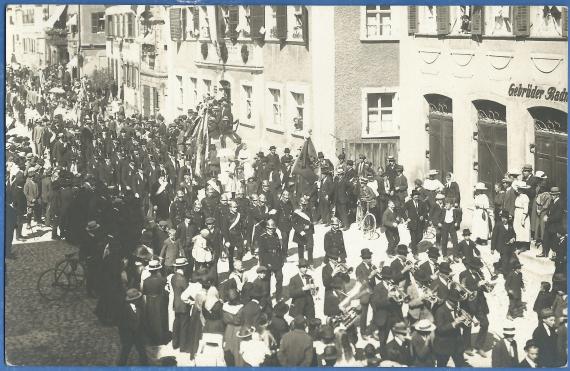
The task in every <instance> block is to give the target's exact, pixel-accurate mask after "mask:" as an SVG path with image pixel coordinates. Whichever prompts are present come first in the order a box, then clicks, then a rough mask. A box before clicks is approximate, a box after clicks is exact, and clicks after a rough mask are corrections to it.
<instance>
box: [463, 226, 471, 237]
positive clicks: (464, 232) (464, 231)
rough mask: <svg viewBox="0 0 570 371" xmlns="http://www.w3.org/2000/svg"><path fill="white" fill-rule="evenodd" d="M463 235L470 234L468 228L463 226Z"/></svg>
mask: <svg viewBox="0 0 570 371" xmlns="http://www.w3.org/2000/svg"><path fill="white" fill-rule="evenodd" d="M463 236H471V231H470V230H469V228H465V229H464V230H463Z"/></svg>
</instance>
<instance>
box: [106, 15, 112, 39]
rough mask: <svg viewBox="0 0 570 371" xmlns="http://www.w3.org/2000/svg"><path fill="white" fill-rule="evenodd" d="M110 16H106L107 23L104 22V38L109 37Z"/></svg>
mask: <svg viewBox="0 0 570 371" xmlns="http://www.w3.org/2000/svg"><path fill="white" fill-rule="evenodd" d="M111 27H112V24H111V16H110V15H108V16H107V22H105V36H111Z"/></svg>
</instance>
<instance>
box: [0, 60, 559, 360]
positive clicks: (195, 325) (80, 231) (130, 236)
mask: <svg viewBox="0 0 570 371" xmlns="http://www.w3.org/2000/svg"><path fill="white" fill-rule="evenodd" d="M58 71H59V70H58V69H53V70H46V71H42V72H41V73H40V76H39V77H38V76H37V75H36V74H34V72H32V71H31V70H28V69H25V68H22V69H19V70H11V69H8V71H7V82H8V86H7V89H8V90H7V91H8V96H7V99H6V112H7V117H8V118H11V119H13V120H12V121H11V120H9V119H8V118H7V122H8V123H7V125H8V128H10V126H16V125H26V127H27V128H28V130H29V134H30V135H25V136H18V135H11V134H9V135H7V144H6V150H7V152H6V154H7V157H6V159H7V171H6V174H7V177H6V196H7V214H6V225H7V229H6V242H7V243H6V257H7V258H16V257H15V254H14V252H13V251H12V249H11V243H12V238H13V233H14V231H15V237H16V239H17V240H22V241H24V240H25V239H26V236H25V235H24V234H23V227H24V226H25V225H28V226H29V227H32V226H33V225H45V226H47V227H49V228H51V231H52V234H51V236H52V238H53V239H65V240H66V241H67V242H69V243H70V244H72V245H74V246H77V247H79V254H80V257H81V260H82V262H84V264H85V268H86V289H87V295H89V296H91V297H95V298H97V299H98V304H97V309H96V315H97V317H98V318H99V320H100V322H101V323H102V324H103V325H109V326H117V327H118V331H119V335H120V340H121V354H120V356H119V361H118V364H119V365H125V364H126V363H127V360H128V358H129V354H130V352H131V350H132V348H133V346H134V347H135V348H136V350H137V351H138V355H139V358H140V362H141V363H143V364H147V363H148V362H149V359H148V357H147V353H146V350H145V348H146V346H147V345H164V344H168V343H171V345H172V347H173V348H174V349H177V350H179V351H180V352H182V353H186V354H188V357H189V358H190V359H191V360H193V361H194V362H195V364H196V365H228V366H234V365H235V366H279V365H281V366H335V365H336V366H357V365H367V366H378V365H381V366H390V365H392V366H424V367H434V366H438V367H445V366H447V365H448V362H449V359H450V358H451V359H452V360H453V364H454V365H455V366H457V367H459V366H467V365H468V363H467V360H466V357H465V355H468V356H470V355H473V354H474V353H478V354H479V355H480V356H481V357H487V356H488V351H487V350H486V349H485V346H486V345H485V343H486V339H487V336H488V335H489V334H488V328H489V320H488V314H489V306H488V305H487V299H486V296H487V295H488V294H489V293H490V292H492V291H493V290H494V287H495V285H496V284H497V282H498V281H497V279H498V277H499V276H502V277H503V279H504V286H505V291H506V293H507V297H505V302H507V301H508V303H509V305H508V310H506V311H505V313H504V316H505V326H504V331H503V337H502V338H501V339H500V340H499V341H497V342H496V343H495V344H494V345H493V347H492V351H491V353H492V354H491V358H492V360H491V363H492V366H494V367H518V366H521V367H558V366H563V365H565V364H566V361H567V351H566V348H567V345H566V320H567V319H566V315H567V311H566V307H567V294H566V240H567V232H566V221H565V205H564V203H563V201H562V200H561V198H560V190H559V188H558V186H557V185H556V184H549V182H548V174H545V173H544V172H542V171H536V172H533V169H532V166H530V165H525V166H524V167H523V168H522V169H521V171H518V170H512V171H509V172H508V174H506V175H505V179H503V180H502V181H501V182H500V184H495V185H493V186H494V190H493V191H492V192H491V190H489V189H488V188H487V185H486V184H484V183H477V185H476V187H475V189H474V192H473V195H461V194H460V188H459V186H458V184H457V182H456V180H455V179H454V176H453V174H451V173H449V174H445V178H444V179H445V182H444V183H442V182H441V181H440V180H439V179H440V176H439V175H440V174H439V172H438V171H437V170H430V171H429V174H428V178H426V179H424V180H420V179H416V180H415V181H414V182H413V184H409V183H408V180H407V179H406V177H405V176H404V175H403V174H404V167H403V166H402V165H401V164H398V163H397V161H396V156H390V157H388V163H387V164H381V165H382V166H378V167H377V168H376V169H375V167H374V165H375V164H372V163H371V162H369V161H367V159H366V156H364V155H360V156H359V160H358V161H357V162H356V163H355V162H354V161H353V160H351V159H347V158H346V155H345V153H344V152H342V153H340V154H339V155H338V158H337V159H335V164H334V165H333V163H332V161H331V160H330V159H326V158H325V156H324V155H323V153H321V152H319V153H318V154H316V156H315V158H314V159H313V161H312V165H311V166H312V168H311V170H312V171H313V172H314V173H315V174H316V177H317V181H316V182H314V183H312V184H311V185H310V187H308V188H307V187H304V188H302V189H301V188H300V187H299V186H298V184H299V183H300V177H301V175H298V174H296V173H295V171H294V170H295V169H294V164H295V160H296V159H297V157H298V156H299V155H300V152H301V148H299V149H298V150H297V149H295V150H294V151H293V153H294V154H295V156H294V155H293V154H292V153H291V150H290V149H289V148H285V149H284V150H283V153H282V155H281V156H280V155H278V153H277V148H276V147H275V146H270V147H269V148H268V153H264V152H263V151H260V152H258V153H256V154H254V155H252V154H251V153H250V152H249V150H248V147H247V145H246V143H243V142H242V141H241V139H240V138H239V136H237V134H236V133H235V123H234V121H233V117H232V115H231V102H229V100H228V99H227V98H225V97H223V96H222V97H218V98H213V97H207V98H206V99H205V101H204V102H203V104H200V105H199V106H198V107H196V109H190V110H188V113H187V115H181V116H179V117H177V118H176V119H175V120H174V122H172V123H169V124H167V123H166V122H165V120H164V118H163V117H162V116H160V115H157V116H156V117H153V118H148V117H142V116H141V115H137V114H133V115H130V116H128V115H126V114H125V112H124V110H123V109H121V107H120V105H119V104H118V103H117V101H116V100H113V99H112V98H109V97H107V98H100V97H101V95H102V94H101V92H97V91H94V90H93V89H92V88H91V85H90V81H89V80H88V79H87V78H82V79H80V80H77V81H75V82H69V84H67V85H61V83H59V84H58V81H59V80H58V78H59V77H58V74H59V72H58ZM53 87H60V88H61V90H62V91H63V92H64V93H54V90H53ZM30 91H33V94H30ZM31 95H33V99H31ZM203 120H205V123H206V124H207V125H204V126H203V127H204V128H205V129H204V130H206V131H207V132H208V135H205V137H206V138H219V139H220V140H219V141H216V144H212V143H213V142H211V141H208V140H207V141H206V142H203V141H202V140H203V137H204V135H203V134H204V133H203V132H200V129H199V127H200V123H201V121H203ZM228 138H229V139H231V141H232V142H235V144H236V147H235V149H233V148H232V150H231V151H229V150H228V148H231V146H229V145H228V143H226V142H227V139H228ZM202 148H204V150H203V149H202ZM201 151H204V153H203V155H204V156H202V157H201V156H200V152H201ZM222 152H223V153H224V155H223V156H221V155H220V154H221V153H222ZM228 152H231V153H229V154H228ZM394 155H396V154H394ZM222 157H223V158H224V160H223V161H222V160H220V159H221V158H222ZM376 165H379V164H376ZM491 196H492V197H491ZM469 197H473V199H474V201H473V205H474V210H473V212H472V220H471V222H470V223H469V222H466V221H465V220H463V210H462V204H465V203H466V202H465V199H466V198H469ZM490 197H491V198H490ZM362 210H368V211H370V212H372V213H373V214H374V215H375V216H376V221H377V224H378V230H379V232H380V233H382V234H384V235H385V237H386V240H387V241H388V244H387V247H386V253H387V256H388V259H387V260H386V261H384V262H383V264H382V265H380V264H378V265H377V266H376V265H374V263H373V261H374V262H377V261H378V260H379V258H376V259H374V258H373V252H372V251H371V250H369V249H367V248H365V249H358V251H357V252H355V250H354V248H350V247H348V246H346V245H345V242H344V237H343V236H344V233H345V232H346V231H347V230H348V229H349V228H350V227H351V225H354V224H358V220H357V219H358V215H361V214H362V213H361V212H362ZM319 224H320V225H322V226H323V227H324V228H326V229H327V231H326V233H325V234H324V237H323V238H320V237H317V234H315V226H316V225H319ZM461 226H470V228H463V229H462V228H461ZM28 229H30V228H28ZM403 230H405V231H406V233H407V234H408V235H409V236H408V237H409V238H407V239H408V240H409V241H406V243H405V244H404V243H403V242H404V238H403V235H402V231H403ZM429 230H431V231H434V232H435V233H434V235H435V239H434V240H430V239H426V238H425V236H426V231H429ZM459 231H460V232H459ZM458 234H460V235H461V240H459V239H458ZM291 242H292V243H293V244H294V245H295V246H296V247H297V251H296V252H293V251H294V250H292V249H290V248H289V245H290V243H291ZM450 242H451V244H450ZM531 242H533V244H532V245H533V246H536V247H539V246H540V247H541V249H542V250H541V251H540V253H539V254H538V256H539V257H551V259H552V260H554V263H555V273H554V275H553V277H552V280H551V281H550V282H543V283H542V286H541V291H540V292H539V293H537V298H536V302H535V304H534V307H533V310H534V311H535V312H536V313H537V315H538V318H539V325H538V327H537V328H536V330H535V331H534V333H533V336H532V339H529V340H528V342H526V345H525V347H524V350H525V352H526V355H525V356H524V357H519V356H518V355H517V346H516V343H515V342H514V335H515V327H514V324H513V322H512V320H513V319H516V318H518V317H522V316H523V315H524V314H525V311H527V308H526V304H525V303H524V302H523V301H522V291H524V290H525V283H524V282H525V281H524V279H523V274H522V270H521V268H522V264H521V263H520V261H519V258H518V256H519V254H520V253H521V252H523V251H525V250H529V249H530V248H531ZM315 244H319V245H322V246H324V251H325V257H324V261H323V263H322V270H321V279H316V278H317V277H315V274H316V272H317V271H316V269H317V268H319V269H320V268H321V267H320V265H321V263H320V262H319V261H318V260H317V259H315V257H314V256H313V250H314V246H315ZM449 245H451V246H449ZM482 249H488V250H489V251H491V252H492V253H493V254H498V255H499V259H498V261H497V262H496V263H494V265H493V266H492V267H489V266H488V264H487V263H486V261H485V260H484V259H482V256H481V251H482ZM358 253H359V254H360V258H361V262H360V264H359V265H357V266H356V267H350V266H348V265H347V257H348V256H349V255H350V256H354V255H355V254H358ZM292 255H296V256H297V259H296V260H295V261H296V265H297V268H298V271H297V272H296V273H295V275H294V276H293V277H292V278H291V279H290V281H289V285H288V287H287V290H284V288H283V267H284V264H285V262H286V261H287V259H288V257H290V256H292ZM226 262H227V271H226V269H225V267H226ZM220 266H222V267H223V269H221V270H220V271H218V269H219V268H220ZM246 266H249V267H254V268H253V269H252V272H246V271H247V270H246ZM457 270H460V271H461V273H459V274H454V271H457ZM273 281H274V282H273ZM318 281H322V286H319V285H318V284H317V282H318ZM273 287H274V290H273ZM322 298H324V300H321V299H322ZM316 305H320V306H322V308H315V306H316ZM321 309H322V310H321ZM497 310H500V309H497ZM321 312H322V313H323V316H320V313H321ZM473 329H478V330H477V335H476V336H472V330H473ZM163 361H164V364H168V362H171V361H172V359H164V360H163Z"/></svg>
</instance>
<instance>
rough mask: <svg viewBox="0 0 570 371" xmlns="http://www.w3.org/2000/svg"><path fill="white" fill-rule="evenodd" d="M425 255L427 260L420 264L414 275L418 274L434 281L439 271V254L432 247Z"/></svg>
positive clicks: (436, 249) (437, 250)
mask: <svg viewBox="0 0 570 371" xmlns="http://www.w3.org/2000/svg"><path fill="white" fill-rule="evenodd" d="M427 255H428V259H427V260H426V261H424V262H423V263H420V265H419V266H418V269H417V270H416V271H415V272H414V274H418V275H420V276H422V277H430V279H431V280H434V279H436V278H437V272H438V270H439V264H438V260H439V257H440V256H441V254H440V253H439V249H438V248H437V247H435V246H433V245H432V246H430V247H429V248H428V249H427Z"/></svg>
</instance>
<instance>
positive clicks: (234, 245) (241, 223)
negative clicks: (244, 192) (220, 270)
mask: <svg viewBox="0 0 570 371" xmlns="http://www.w3.org/2000/svg"><path fill="white" fill-rule="evenodd" d="M245 222H246V221H245V216H244V215H241V213H240V212H239V211H238V204H237V202H235V201H230V202H229V213H228V214H227V215H225V216H224V217H223V219H222V234H223V236H224V246H225V248H226V249H227V250H228V260H229V268H230V272H232V271H233V270H234V259H237V260H241V259H242V257H243V254H244V251H243V249H244V245H245V242H246V241H245V231H246V228H245Z"/></svg>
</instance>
